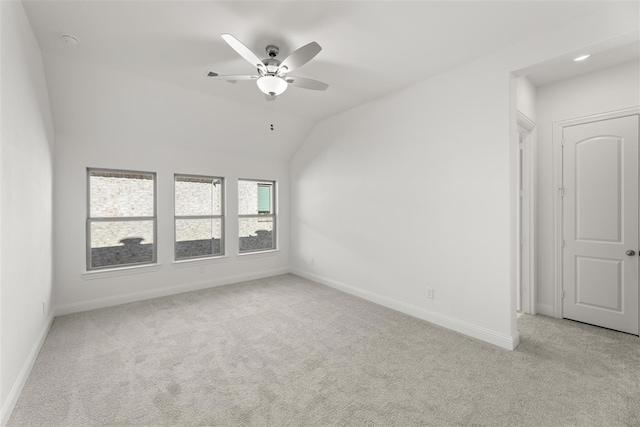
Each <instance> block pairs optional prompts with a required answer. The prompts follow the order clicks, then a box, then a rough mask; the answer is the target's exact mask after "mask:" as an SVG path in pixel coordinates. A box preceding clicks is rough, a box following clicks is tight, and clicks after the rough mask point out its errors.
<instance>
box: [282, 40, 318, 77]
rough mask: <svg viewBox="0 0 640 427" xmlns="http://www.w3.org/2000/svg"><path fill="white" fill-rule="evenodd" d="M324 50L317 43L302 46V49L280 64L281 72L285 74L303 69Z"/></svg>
mask: <svg viewBox="0 0 640 427" xmlns="http://www.w3.org/2000/svg"><path fill="white" fill-rule="evenodd" d="M321 50H322V48H321V47H320V45H319V44H318V43H316V42H311V43H309V44H306V45H304V46H302V47H301V48H300V49H298V50H296V51H295V52H293V53H292V54H291V55H289V56H287V57H286V58H285V60H284V61H282V63H281V64H280V71H279V72H283V73H290V72H291V71H293V70H295V69H296V68H298V67H302V66H303V65H304V64H306V63H307V62H309V61H311V59H312V58H313V57H314V56H316V55H317V54H318V53H320V51H321Z"/></svg>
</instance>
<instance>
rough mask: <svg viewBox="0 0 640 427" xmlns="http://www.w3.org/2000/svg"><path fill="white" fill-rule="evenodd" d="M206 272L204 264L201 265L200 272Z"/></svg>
mask: <svg viewBox="0 0 640 427" xmlns="http://www.w3.org/2000/svg"><path fill="white" fill-rule="evenodd" d="M202 273H204V265H201V266H200V274H202Z"/></svg>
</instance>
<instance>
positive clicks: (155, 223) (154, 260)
mask: <svg viewBox="0 0 640 427" xmlns="http://www.w3.org/2000/svg"><path fill="white" fill-rule="evenodd" d="M92 172H103V173H116V174H117V173H120V174H130V175H151V176H152V177H153V216H125V217H92V216H91V173H92ZM86 180H87V181H86V185H87V219H86V225H85V245H86V248H85V252H86V256H87V260H86V268H87V271H104V270H111V269H117V268H128V267H137V266H146V265H151V264H157V262H158V176H157V174H156V173H155V172H146V171H133V170H127V169H109V168H92V167H88V168H87V177H86ZM136 221H152V222H153V251H152V256H151V261H143V262H134V263H128V264H113V265H107V266H100V267H93V266H92V259H93V257H92V254H91V224H92V223H94V222H136Z"/></svg>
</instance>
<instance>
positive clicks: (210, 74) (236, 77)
mask: <svg viewBox="0 0 640 427" xmlns="http://www.w3.org/2000/svg"><path fill="white" fill-rule="evenodd" d="M207 77H209V78H211V79H213V80H225V81H228V82H229V83H235V82H237V81H238V80H257V79H258V78H259V77H260V76H252V75H248V74H242V75H240V74H239V75H227V76H221V75H219V74H218V73H216V72H213V71H209V72H208V73H207Z"/></svg>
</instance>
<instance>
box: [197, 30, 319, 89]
mask: <svg viewBox="0 0 640 427" xmlns="http://www.w3.org/2000/svg"><path fill="white" fill-rule="evenodd" d="M222 38H223V39H224V41H226V42H227V43H228V44H229V46H231V47H232V48H233V50H235V51H236V52H238V54H239V55H240V56H242V57H243V58H244V59H246V60H247V61H249V62H250V63H251V65H253V66H254V67H256V70H257V72H258V74H256V75H228V76H221V75H219V74H218V73H215V72H213V71H209V73H208V74H207V76H208V77H211V78H213V79H215V80H226V81H228V82H230V83H235V82H237V81H238V80H256V83H257V84H258V88H260V90H261V91H262V92H263V93H264V94H265V96H266V98H267V101H273V100H275V99H276V96H278V95H280V94H282V93H283V92H284V91H285V90H287V87H289V85H293V86H297V87H300V88H303V89H311V90H327V88H328V87H329V85H328V84H326V83H323V82H320V81H318V80H313V79H307V78H303V77H293V76H288V75H287V74H289V73H290V72H291V71H293V70H295V69H296V68H299V67H301V66H303V65H304V64H306V63H307V62H309V61H310V60H311V59H312V58H313V57H314V56H316V55H317V54H318V53H319V52H320V51H321V50H322V48H321V47H320V45H319V44H318V43H316V42H311V43H309V44H306V45H304V46H302V47H301V48H300V49H298V50H296V51H295V52H293V53H292V54H291V55H289V56H287V57H286V58H285V59H284V61H280V60H278V59H276V56H277V55H278V53H279V51H280V49H278V46H273V45H269V46H267V48H266V51H267V55H269V57H268V58H267V59H260V58H258V55H256V54H255V53H253V51H252V50H251V49H249V48H248V47H246V46H245V45H244V44H242V42H241V41H240V40H238V39H237V38H235V37H233V36H232V35H231V34H222Z"/></svg>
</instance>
